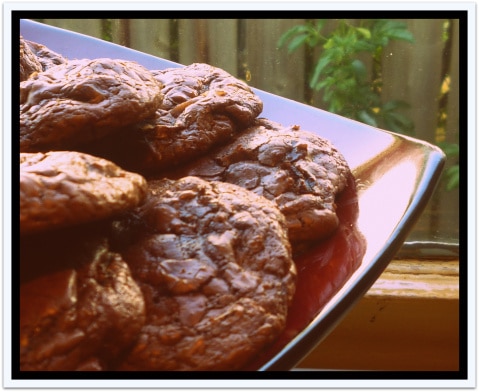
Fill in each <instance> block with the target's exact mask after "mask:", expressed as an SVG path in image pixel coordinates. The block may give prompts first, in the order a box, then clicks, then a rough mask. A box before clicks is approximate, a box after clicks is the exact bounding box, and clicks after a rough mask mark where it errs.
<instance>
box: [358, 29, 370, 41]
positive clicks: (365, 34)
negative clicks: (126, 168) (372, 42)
mask: <svg viewBox="0 0 479 392" xmlns="http://www.w3.org/2000/svg"><path fill="white" fill-rule="evenodd" d="M356 30H357V31H358V32H359V33H360V34H361V35H362V36H363V37H364V38H366V39H370V38H371V31H370V30H369V29H366V28H364V27H356Z"/></svg>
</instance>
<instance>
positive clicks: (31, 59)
mask: <svg viewBox="0 0 479 392" xmlns="http://www.w3.org/2000/svg"><path fill="white" fill-rule="evenodd" d="M41 71H43V68H42V65H41V64H40V61H39V60H38V58H37V56H36V55H35V53H33V51H32V49H31V48H30V46H29V45H28V44H27V42H26V41H25V40H24V39H23V37H22V36H20V82H22V81H24V80H27V79H28V78H29V77H30V75H32V74H34V73H35V72H41Z"/></svg>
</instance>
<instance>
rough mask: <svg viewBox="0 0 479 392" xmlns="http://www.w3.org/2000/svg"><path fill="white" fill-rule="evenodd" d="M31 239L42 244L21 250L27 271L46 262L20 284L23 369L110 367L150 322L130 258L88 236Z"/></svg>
mask: <svg viewBox="0 0 479 392" xmlns="http://www.w3.org/2000/svg"><path fill="white" fill-rule="evenodd" d="M75 234H76V233H75ZM55 240H58V241H61V243H58V242H57V241H55ZM25 241H26V242H25V246H27V245H32V244H33V245H35V244H36V243H37V244H36V245H37V246H36V247H35V249H34V250H33V251H30V252H29V251H28V250H26V251H25V252H22V264H21V265H22V272H23V271H25V270H28V269H30V268H32V267H33V269H35V266H34V264H40V263H47V265H45V266H44V271H45V272H43V273H40V274H36V276H34V277H33V278H30V279H28V280H26V281H24V282H23V283H22V284H21V286H20V370H62V371H65V370H108V369H109V368H110V367H111V366H112V363H115V361H116V360H117V357H118V356H119V355H120V354H122V353H123V352H124V351H125V350H127V349H128V348H130V347H131V345H132V344H134V342H135V339H136V336H137V334H138V332H139V331H140V329H141V327H142V326H143V323H144V321H145V303H144V300H143V295H142V293H141V291H140V289H139V287H138V285H137V284H136V283H135V281H134V280H133V278H132V276H131V273H130V270H129V268H128V266H127V264H126V263H125V262H124V261H123V260H122V258H121V256H120V255H119V254H117V253H113V252H111V251H109V250H108V248H107V246H106V243H105V242H102V241H100V240H98V242H97V243H90V242H88V241H85V236H82V237H80V239H79V238H78V237H76V236H75V237H70V238H68V236H65V235H64V233H59V235H58V237H56V236H54V237H52V236H49V237H45V236H40V237H39V238H38V239H36V238H33V237H30V238H28V239H26V240H25ZM39 241H41V243H40V244H38V242H39ZM84 241H85V242H84ZM45 243H46V244H48V245H49V249H45V248H46V245H45ZM66 244H68V245H69V247H68V248H67V247H66ZM44 245H45V246H44ZM42 246H43V249H42ZM42 250H43V251H42ZM25 253H27V254H26V255H25ZM38 269H39V270H41V269H40V268H38Z"/></svg>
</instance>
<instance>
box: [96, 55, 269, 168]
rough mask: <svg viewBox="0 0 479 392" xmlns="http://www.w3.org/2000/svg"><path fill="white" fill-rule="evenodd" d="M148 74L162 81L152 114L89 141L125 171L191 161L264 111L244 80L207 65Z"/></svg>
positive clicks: (169, 69) (101, 153)
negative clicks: (95, 142) (157, 105)
mask: <svg viewBox="0 0 479 392" xmlns="http://www.w3.org/2000/svg"><path fill="white" fill-rule="evenodd" d="M152 73H153V75H154V76H155V78H156V80H158V82H159V83H160V84H161V85H162V86H163V87H162V89H161V92H162V94H163V101H162V104H161V106H160V108H159V109H158V110H157V112H156V113H155V116H154V118H152V119H148V120H146V121H144V122H143V123H141V124H139V125H136V126H134V127H130V128H127V129H125V130H124V131H123V132H122V133H121V137H118V138H107V140H105V141H104V142H103V143H101V145H96V146H93V148H95V149H96V150H95V154H97V155H101V156H105V157H106V158H108V159H111V160H113V161H114V162H118V164H120V165H121V166H122V167H125V168H127V169H129V170H136V171H141V172H143V171H145V170H149V171H162V170H165V169H171V168H172V167H174V166H178V165H181V164H184V163H186V162H188V161H191V160H192V159H194V158H196V157H198V156H200V155H202V154H204V153H206V152H207V151H209V150H210V149H211V148H212V147H214V146H217V145H221V144H224V143H226V142H228V141H229V140H231V138H232V137H233V136H234V135H235V134H236V133H238V132H240V131H242V130H243V129H244V128H245V127H247V126H248V125H250V124H251V123H252V122H253V120H254V119H255V118H256V117H257V116H258V115H259V114H260V113H261V111H262V110H263V103H262V101H261V100H260V98H259V97H258V96H257V95H256V94H255V93H254V92H253V90H252V89H251V88H250V87H249V86H248V85H247V84H246V83H244V82H243V81H241V80H239V79H237V78H235V77H233V76H232V75H230V74H229V73H227V72H226V71H224V70H222V69H219V68H216V67H213V66H211V65H207V64H201V63H195V64H191V65H188V66H185V67H182V68H168V69H165V70H155V71H152ZM92 151H93V150H92Z"/></svg>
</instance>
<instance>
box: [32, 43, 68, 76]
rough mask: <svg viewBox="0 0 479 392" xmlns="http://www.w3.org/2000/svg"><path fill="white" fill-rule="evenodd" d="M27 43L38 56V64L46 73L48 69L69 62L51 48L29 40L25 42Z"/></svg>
mask: <svg viewBox="0 0 479 392" xmlns="http://www.w3.org/2000/svg"><path fill="white" fill-rule="evenodd" d="M25 42H26V44H27V45H28V46H29V48H30V49H31V51H32V52H33V53H34V54H35V55H36V56H37V59H38V62H39V63H40V64H41V66H42V69H41V70H42V71H46V70H47V69H48V68H51V67H54V66H55V65H60V64H64V63H66V62H67V59H66V58H65V57H63V56H62V55H61V54H59V53H57V52H54V51H53V50H51V49H50V48H47V47H46V46H45V45H42V44H39V43H37V42H33V41H29V40H25Z"/></svg>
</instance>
